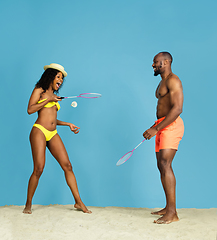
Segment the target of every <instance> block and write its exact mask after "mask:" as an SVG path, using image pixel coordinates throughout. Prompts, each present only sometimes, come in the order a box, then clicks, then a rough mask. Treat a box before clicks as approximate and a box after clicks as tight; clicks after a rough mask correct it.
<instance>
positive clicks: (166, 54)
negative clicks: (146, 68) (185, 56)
mask: <svg viewBox="0 0 217 240" xmlns="http://www.w3.org/2000/svg"><path fill="white" fill-rule="evenodd" d="M159 54H162V55H163V56H164V57H165V59H168V60H169V61H170V63H172V62H173V57H172V55H171V54H170V53H169V52H160V53H159Z"/></svg>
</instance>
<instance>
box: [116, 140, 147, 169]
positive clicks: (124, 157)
mask: <svg viewBox="0 0 217 240" xmlns="http://www.w3.org/2000/svg"><path fill="white" fill-rule="evenodd" d="M145 140H146V139H143V140H142V141H141V143H140V144H138V145H137V146H136V147H135V148H134V149H133V150H131V151H129V152H127V153H126V154H125V155H124V156H123V157H122V158H120V159H119V161H118V162H117V163H116V166H120V165H121V164H123V163H125V162H126V161H127V160H128V159H129V158H130V157H131V156H132V155H133V152H134V151H135V150H136V149H137V148H138V146H140V145H141V144H142V143H143V142H144V141H145Z"/></svg>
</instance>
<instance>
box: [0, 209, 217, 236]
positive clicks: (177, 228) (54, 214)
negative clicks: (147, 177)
mask: <svg viewBox="0 0 217 240" xmlns="http://www.w3.org/2000/svg"><path fill="white" fill-rule="evenodd" d="M88 208H89V209H90V210H92V212H93V213H92V214H84V213H83V212H81V211H78V210H76V209H74V207H73V205H48V206H43V205H33V208H32V212H33V213H32V214H30V215H28V214H23V213H22V210H23V206H13V205H12V206H2V207H0V240H104V239H105V240H107V239H108V240H140V239H145V240H176V239H180V240H216V239H217V209H216V208H212V209H192V208H191V209H178V210H177V211H178V215H179V218H180V221H179V222H174V223H171V224H168V225H158V224H155V223H153V221H154V220H155V219H157V217H156V216H153V215H151V214H150V213H151V211H156V210H159V209H157V208H155V209H149V208H124V207H88Z"/></svg>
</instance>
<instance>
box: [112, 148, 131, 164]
mask: <svg viewBox="0 0 217 240" xmlns="http://www.w3.org/2000/svg"><path fill="white" fill-rule="evenodd" d="M132 154H133V151H130V152H128V153H126V154H125V155H124V156H123V157H122V158H121V159H120V160H119V161H118V162H117V163H116V165H117V166H119V165H121V164H123V163H125V162H126V161H127V160H128V159H129V158H130V157H131V156H132Z"/></svg>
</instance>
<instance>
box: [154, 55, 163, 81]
mask: <svg viewBox="0 0 217 240" xmlns="http://www.w3.org/2000/svg"><path fill="white" fill-rule="evenodd" d="M164 61H165V58H164V57H163V56H162V55H161V54H158V55H156V56H155V57H154V59H153V64H152V67H153V69H154V76H157V75H159V74H161V73H162V72H163V71H164V67H163V66H164Z"/></svg>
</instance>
